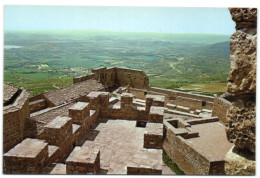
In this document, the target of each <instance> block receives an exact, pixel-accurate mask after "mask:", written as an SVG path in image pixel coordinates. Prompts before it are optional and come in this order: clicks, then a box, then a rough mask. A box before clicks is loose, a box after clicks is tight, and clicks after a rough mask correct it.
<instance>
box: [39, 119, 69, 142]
mask: <svg viewBox="0 0 260 178" xmlns="http://www.w3.org/2000/svg"><path fill="white" fill-rule="evenodd" d="M44 132H45V137H46V138H45V139H46V141H47V142H48V143H49V144H52V145H58V146H62V145H63V144H64V143H65V142H64V140H70V138H71V137H72V119H71V118H69V117H60V116H57V117H56V118H55V119H53V120H52V121H51V122H49V123H48V124H47V125H45V126H44Z"/></svg>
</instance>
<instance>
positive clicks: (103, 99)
mask: <svg viewBox="0 0 260 178" xmlns="http://www.w3.org/2000/svg"><path fill="white" fill-rule="evenodd" d="M99 101H100V104H101V106H103V107H107V106H108V104H109V92H100V95H99Z"/></svg>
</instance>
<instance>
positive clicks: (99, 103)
mask: <svg viewBox="0 0 260 178" xmlns="http://www.w3.org/2000/svg"><path fill="white" fill-rule="evenodd" d="M87 101H88V102H89V103H90V109H94V110H98V109H99V108H100V107H107V106H108V104H109V92H94V91H93V92H90V93H89V94H88V95H87Z"/></svg>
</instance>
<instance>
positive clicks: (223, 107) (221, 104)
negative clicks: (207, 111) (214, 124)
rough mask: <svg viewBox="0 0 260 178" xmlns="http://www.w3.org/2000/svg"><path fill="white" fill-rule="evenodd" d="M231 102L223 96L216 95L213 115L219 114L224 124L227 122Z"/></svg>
mask: <svg viewBox="0 0 260 178" xmlns="http://www.w3.org/2000/svg"><path fill="white" fill-rule="evenodd" d="M231 104H232V103H231V102H230V101H228V100H226V99H225V98H222V97H216V98H215V99H214V107H213V111H212V116H217V117H218V118H219V121H220V122H221V123H222V124H226V123H227V119H226V117H227V111H228V109H229V107H230V106H231Z"/></svg>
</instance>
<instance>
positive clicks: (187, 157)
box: [163, 126, 210, 175]
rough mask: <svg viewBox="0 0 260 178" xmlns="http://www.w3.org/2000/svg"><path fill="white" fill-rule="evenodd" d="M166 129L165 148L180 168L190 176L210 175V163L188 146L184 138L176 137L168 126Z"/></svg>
mask: <svg viewBox="0 0 260 178" xmlns="http://www.w3.org/2000/svg"><path fill="white" fill-rule="evenodd" d="M164 129H166V138H165V139H164V142H163V148H164V150H165V151H166V152H167V155H168V156H169V157H170V158H171V159H172V160H173V161H174V162H175V163H177V164H178V167H179V168H180V169H181V170H183V171H184V172H185V174H188V175H208V174H209V167H210V162H209V161H208V160H207V159H206V158H204V157H202V156H201V155H200V154H198V153H197V152H196V151H195V150H194V149H192V148H191V146H190V145H188V144H186V142H185V139H184V138H182V137H181V136H176V135H175V134H174V133H173V131H172V130H171V129H170V128H168V127H167V126H166V127H165V128H164Z"/></svg>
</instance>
